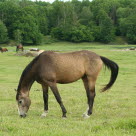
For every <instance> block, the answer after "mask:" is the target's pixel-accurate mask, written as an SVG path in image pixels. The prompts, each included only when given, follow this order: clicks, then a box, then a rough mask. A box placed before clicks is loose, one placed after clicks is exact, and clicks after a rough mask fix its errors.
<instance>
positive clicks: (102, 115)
mask: <svg viewBox="0 0 136 136" xmlns="http://www.w3.org/2000/svg"><path fill="white" fill-rule="evenodd" d="M31 47H32V46H26V47H25V50H28V49H29V48H31ZM130 47H136V45H99V44H97V43H95V44H89V43H80V44H73V43H67V42H60V43H53V44H46V45H42V46H35V48H39V49H44V50H55V51H62V52H66V51H75V50H92V51H94V52H96V53H97V54H99V55H101V56H105V57H107V58H109V59H111V60H114V61H115V62H116V63H118V65H119V67H120V71H119V76H118V78H117V81H116V83H115V84H114V86H113V87H112V88H111V89H110V90H109V91H107V92H104V93H100V91H99V90H100V88H102V85H105V84H106V83H107V82H108V81H109V78H110V72H109V71H108V70H106V71H105V70H102V71H101V73H100V76H99V78H98V80H97V84H96V90H97V91H96V97H95V103H94V110H93V114H92V115H91V117H90V118H89V119H83V118H82V114H83V113H84V112H85V111H86V108H87V100H86V94H85V90H84V87H83V83H82V81H81V80H79V81H77V82H75V83H72V84H66V85H60V84H59V85H58V88H59V91H60V94H61V97H62V100H63V102H64V105H65V107H66V109H67V111H68V113H67V119H65V120H64V119H62V118H61V109H60V107H59V105H58V103H57V102H56V100H55V98H54V96H53V94H52V92H51V91H50V93H49V114H48V116H47V117H46V118H40V115H41V113H42V112H43V100H42V92H41V86H40V85H39V84H38V83H34V84H33V86H32V88H31V93H30V98H31V101H32V105H31V107H30V110H29V112H28V116H27V117H26V118H25V119H22V118H20V117H19V116H18V112H17V104H16V100H15V95H16V92H15V91H14V89H15V88H17V85H18V81H19V78H20V75H21V73H22V71H23V69H24V68H25V66H26V65H27V64H28V63H29V62H30V61H31V60H32V59H33V58H32V57H23V56H15V47H7V48H8V49H9V52H6V53H0V136H135V135H136V51H125V49H127V48H130ZM37 90H39V91H37Z"/></svg>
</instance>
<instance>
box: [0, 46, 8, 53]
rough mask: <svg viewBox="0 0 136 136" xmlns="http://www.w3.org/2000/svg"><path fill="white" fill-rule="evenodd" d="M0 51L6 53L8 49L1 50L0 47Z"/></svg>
mask: <svg viewBox="0 0 136 136" xmlns="http://www.w3.org/2000/svg"><path fill="white" fill-rule="evenodd" d="M0 51H1V52H2V53H3V52H7V51H8V49H7V48H1V47H0Z"/></svg>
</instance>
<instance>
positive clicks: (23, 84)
mask: <svg viewBox="0 0 136 136" xmlns="http://www.w3.org/2000/svg"><path fill="white" fill-rule="evenodd" d="M34 81H35V80H34V78H33V76H26V77H24V78H23V79H22V80H21V81H20V83H19V88H18V89H19V92H20V94H23V95H29V91H30V89H31V86H32V84H33V83H34Z"/></svg>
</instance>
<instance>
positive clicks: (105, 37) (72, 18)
mask: <svg viewBox="0 0 136 136" xmlns="http://www.w3.org/2000/svg"><path fill="white" fill-rule="evenodd" d="M47 35H50V36H51V37H52V38H55V39H58V40H63V41H70V42H102V43H110V42H113V41H115V39H116V38H117V37H123V39H125V41H126V42H127V43H129V44H136V0H112V1H111V0H92V1H89V0H83V1H78V0H71V1H67V2H63V1H60V0H56V1H54V2H53V3H49V2H42V1H30V0H0V43H1V44H3V43H11V41H15V44H18V43H23V44H32V45H36V44H41V43H42V41H43V39H44V38H45V36H47Z"/></svg>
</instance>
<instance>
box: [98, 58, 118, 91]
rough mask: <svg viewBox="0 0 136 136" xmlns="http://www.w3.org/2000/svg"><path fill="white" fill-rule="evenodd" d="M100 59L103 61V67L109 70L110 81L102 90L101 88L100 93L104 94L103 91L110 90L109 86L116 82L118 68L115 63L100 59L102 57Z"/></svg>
mask: <svg viewBox="0 0 136 136" xmlns="http://www.w3.org/2000/svg"><path fill="white" fill-rule="evenodd" d="M100 57H101V60H102V61H103V63H104V65H105V66H107V67H108V69H110V70H111V77H110V81H109V83H108V84H107V85H106V86H105V87H104V88H102V92H104V91H106V90H108V89H109V88H111V86H112V85H113V84H114V82H115V81H116V78H117V76H118V71H119V67H118V65H117V64H116V63H115V62H113V61H111V60H109V59H107V58H105V57H102V56H100Z"/></svg>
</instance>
